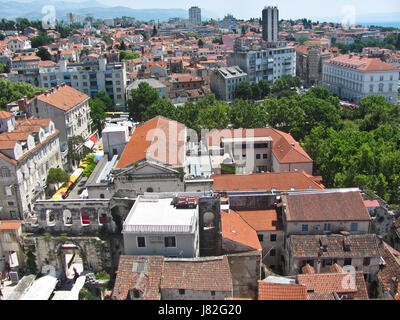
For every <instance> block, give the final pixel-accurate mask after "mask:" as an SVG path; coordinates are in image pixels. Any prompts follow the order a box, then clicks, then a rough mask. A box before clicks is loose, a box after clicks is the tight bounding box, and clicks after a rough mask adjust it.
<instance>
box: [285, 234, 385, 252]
mask: <svg viewBox="0 0 400 320" xmlns="http://www.w3.org/2000/svg"><path fill="white" fill-rule="evenodd" d="M289 239H290V252H291V254H292V255H293V257H296V258H318V257H319V254H320V256H321V257H322V258H338V257H342V258H352V257H378V256H379V255H380V254H379V251H378V244H377V242H378V239H377V237H376V235H375V234H357V235H349V236H343V235H338V234H333V235H329V236H320V235H290V236H289ZM321 239H322V240H321ZM321 241H323V242H324V243H326V244H327V249H326V251H322V250H321ZM345 241H346V243H347V244H349V245H350V250H349V251H345V250H344V242H345Z"/></svg>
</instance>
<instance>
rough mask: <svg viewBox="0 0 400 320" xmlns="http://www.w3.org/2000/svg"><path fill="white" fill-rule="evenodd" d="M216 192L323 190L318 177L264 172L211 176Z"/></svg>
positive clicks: (297, 173)
mask: <svg viewBox="0 0 400 320" xmlns="http://www.w3.org/2000/svg"><path fill="white" fill-rule="evenodd" d="M211 178H212V179H213V180H214V190H216V191H236V190H237V191H253V190H254V189H257V191H267V190H272V188H275V189H276V190H280V191H284V190H286V191H289V190H291V188H294V189H295V190H308V189H310V187H312V188H313V189H324V188H325V187H324V186H323V185H322V184H321V183H320V178H319V177H313V176H310V175H308V174H307V173H306V172H305V171H297V172H273V173H271V172H266V173H253V174H246V175H239V174H237V175H235V174H223V175H213V176H211Z"/></svg>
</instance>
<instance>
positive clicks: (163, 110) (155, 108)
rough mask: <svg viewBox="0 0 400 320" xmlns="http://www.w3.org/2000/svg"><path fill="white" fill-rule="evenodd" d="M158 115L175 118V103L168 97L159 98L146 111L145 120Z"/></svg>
mask: <svg viewBox="0 0 400 320" xmlns="http://www.w3.org/2000/svg"><path fill="white" fill-rule="evenodd" d="M156 116H163V117H166V118H168V119H175V118H176V109H175V107H174V105H173V104H172V103H171V102H170V101H168V100H167V99H165V98H162V99H157V100H156V101H155V102H154V103H153V104H152V105H150V106H149V107H148V108H147V109H146V110H145V111H144V114H143V120H144V121H146V120H149V119H152V118H154V117H156Z"/></svg>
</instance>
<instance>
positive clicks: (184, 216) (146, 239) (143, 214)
mask: <svg viewBox="0 0 400 320" xmlns="http://www.w3.org/2000/svg"><path fill="white" fill-rule="evenodd" d="M172 200H173V199H172V198H165V199H164V198H158V196H140V197H138V198H137V200H136V202H135V204H134V205H133V207H132V209H131V211H130V213H129V215H128V216H127V218H126V220H125V222H124V225H123V231H122V234H123V237H124V249H125V254H126V255H138V256H143V255H159V256H166V257H181V258H194V257H198V256H199V231H198V205H197V206H196V208H194V209H177V208H175V207H174V206H173V205H172V204H171V202H172Z"/></svg>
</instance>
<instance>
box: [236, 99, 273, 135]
mask: <svg viewBox="0 0 400 320" xmlns="http://www.w3.org/2000/svg"><path fill="white" fill-rule="evenodd" d="M230 123H231V124H232V125H233V127H234V128H264V127H265V126H266V124H267V114H266V112H265V110H264V108H263V107H262V105H261V104H259V103H254V102H251V101H248V100H238V99H236V100H235V101H234V103H233V104H232V105H231V108H230Z"/></svg>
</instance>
